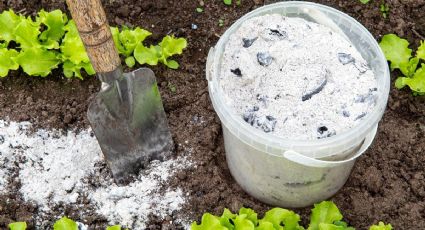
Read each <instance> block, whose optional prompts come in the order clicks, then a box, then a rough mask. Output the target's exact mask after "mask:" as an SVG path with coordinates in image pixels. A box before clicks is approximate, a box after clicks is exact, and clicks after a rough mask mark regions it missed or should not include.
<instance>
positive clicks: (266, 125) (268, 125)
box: [254, 116, 277, 133]
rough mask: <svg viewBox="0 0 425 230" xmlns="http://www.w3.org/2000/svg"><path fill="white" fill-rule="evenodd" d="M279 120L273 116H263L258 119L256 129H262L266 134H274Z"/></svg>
mask: <svg viewBox="0 0 425 230" xmlns="http://www.w3.org/2000/svg"><path fill="white" fill-rule="evenodd" d="M276 123H277V120H276V118H274V117H272V116H262V117H259V118H257V119H256V123H255V125H254V127H256V128H260V129H262V130H263V131H264V132H265V133H269V132H273V131H274V128H275V127H276Z"/></svg>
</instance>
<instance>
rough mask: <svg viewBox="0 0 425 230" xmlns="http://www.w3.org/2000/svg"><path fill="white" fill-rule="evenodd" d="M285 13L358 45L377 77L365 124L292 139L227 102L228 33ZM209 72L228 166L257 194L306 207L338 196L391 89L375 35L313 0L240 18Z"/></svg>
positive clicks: (267, 199)
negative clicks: (253, 122)
mask: <svg viewBox="0 0 425 230" xmlns="http://www.w3.org/2000/svg"><path fill="white" fill-rule="evenodd" d="M265 14H281V15H285V16H287V17H300V18H304V19H306V20H308V21H312V22H316V23H319V24H323V25H326V26H328V27H329V28H331V29H332V30H334V32H337V33H340V34H341V35H342V36H344V37H345V38H346V39H347V40H349V41H351V43H352V44H353V45H354V46H355V47H356V48H357V50H358V51H359V52H360V53H361V54H362V56H363V58H364V59H365V60H366V61H367V62H368V64H369V66H370V67H371V69H372V71H373V72H374V74H375V76H376V79H377V81H378V91H377V95H378V99H377V103H376V107H375V108H374V110H373V111H372V112H371V113H369V114H368V115H367V116H366V117H365V118H364V120H363V122H362V123H360V124H359V125H357V126H356V127H354V128H352V129H350V130H348V131H346V132H343V133H340V134H337V135H335V136H332V137H329V138H325V139H319V140H307V141H301V140H289V139H284V138H281V137H278V136H274V135H270V134H266V133H264V132H263V131H261V130H259V129H255V128H253V127H251V126H250V125H249V124H247V123H246V122H244V121H243V119H241V117H240V115H237V114H236V113H235V112H234V111H233V110H232V108H230V107H229V106H227V105H226V101H225V97H224V92H223V90H222V88H221V87H220V85H219V74H220V73H221V71H220V67H221V61H222V56H223V52H224V48H225V45H226V43H227V41H228V39H229V36H230V35H231V34H232V33H234V32H235V31H236V30H237V29H238V28H239V27H240V25H241V24H242V23H243V22H244V21H245V20H247V19H249V18H252V17H256V16H260V15H265ZM206 72H207V73H206V75H207V79H208V90H209V93H210V97H211V101H212V104H213V106H214V109H215V111H216V112H217V114H218V116H219V118H220V120H221V122H222V126H223V135H224V144H225V150H226V158H227V162H228V165H229V169H230V171H231V173H232V175H233V177H234V178H235V180H236V181H237V182H238V184H240V185H241V187H242V188H243V189H244V190H245V191H246V192H248V193H249V194H251V195H252V196H254V197H256V198H257V199H259V200H261V201H263V202H265V203H268V204H271V205H276V206H281V207H305V206H308V205H311V204H313V203H315V202H318V201H321V200H324V199H327V198H329V197H330V196H332V195H334V194H335V193H336V192H337V191H338V190H339V189H340V188H341V187H342V186H343V185H344V184H345V182H346V180H347V178H348V176H349V174H350V172H351V170H352V167H353V165H354V162H355V160H356V158H357V157H359V156H360V155H361V154H363V153H364V152H365V151H366V150H367V149H368V147H369V146H370V144H371V143H372V142H373V140H374V138H375V135H376V131H377V127H378V122H379V121H380V120H381V118H382V115H383V113H384V110H385V108H386V104H387V101H388V95H389V90H390V73H389V69H388V65H387V61H386V59H385V57H384V55H383V53H382V51H381V49H380V48H379V45H378V43H377V42H376V40H375V39H374V37H373V36H372V35H371V34H370V33H369V32H368V30H367V29H366V28H364V27H363V26H362V25H361V24H360V23H358V22H357V21H356V20H355V19H353V18H351V17H350V16H348V15H346V14H344V13H342V12H340V11H338V10H335V9H333V8H330V7H327V6H323V5H320V4H315V3H309V2H297V1H288V2H279V3H275V4H271V5H267V6H264V7H261V8H258V9H256V10H254V11H252V12H250V13H248V14H246V15H245V16H244V17H242V18H240V19H239V20H238V21H236V22H235V23H234V24H233V25H232V26H231V27H230V28H229V29H228V30H227V31H226V32H225V33H224V35H223V36H222V37H221V38H220V40H219V41H218V43H217V44H216V46H215V47H214V48H211V50H210V53H209V55H208V60H207V69H206Z"/></svg>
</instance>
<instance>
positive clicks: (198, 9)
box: [196, 7, 204, 13]
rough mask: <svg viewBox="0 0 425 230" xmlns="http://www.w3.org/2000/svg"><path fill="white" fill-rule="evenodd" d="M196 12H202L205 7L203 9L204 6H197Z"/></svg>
mask: <svg viewBox="0 0 425 230" xmlns="http://www.w3.org/2000/svg"><path fill="white" fill-rule="evenodd" d="M196 12H198V13H202V12H204V9H202V7H198V8H196Z"/></svg>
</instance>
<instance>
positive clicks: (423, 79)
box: [395, 64, 425, 94]
mask: <svg viewBox="0 0 425 230" xmlns="http://www.w3.org/2000/svg"><path fill="white" fill-rule="evenodd" d="M406 85H408V86H409V88H410V89H411V90H412V91H414V92H416V93H420V94H423V93H425V64H422V66H421V68H419V69H418V70H416V72H415V74H414V75H413V77H411V78H409V77H399V78H397V80H396V82H395V86H396V87H397V88H398V89H401V88H403V87H405V86H406Z"/></svg>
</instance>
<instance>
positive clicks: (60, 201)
mask: <svg viewBox="0 0 425 230" xmlns="http://www.w3.org/2000/svg"><path fill="white" fill-rule="evenodd" d="M30 128H31V124H30V123H28V122H24V123H15V122H10V123H9V122H5V121H2V120H0V164H1V166H0V176H1V179H0V195H3V194H6V193H8V192H15V193H16V191H10V190H11V189H13V188H10V186H8V181H11V180H19V181H20V184H21V186H20V187H19V188H15V189H19V193H20V194H21V195H22V197H23V199H24V200H25V201H27V202H32V203H34V204H35V205H36V206H37V207H38V209H39V212H38V213H37V216H38V217H35V220H36V226H37V227H39V226H41V227H42V228H43V226H44V225H46V226H47V225H48V223H46V220H43V218H45V216H46V215H51V214H52V213H54V212H57V210H56V209H57V208H56V207H57V206H58V205H72V206H75V207H77V209H80V211H81V212H83V211H86V210H84V209H87V207H90V209H92V210H93V211H94V212H95V213H97V214H98V215H100V216H103V217H104V218H105V219H106V220H107V221H108V222H109V224H111V225H112V224H121V225H124V226H126V227H129V228H132V229H143V228H145V227H146V226H145V224H146V222H147V221H148V219H149V215H156V216H159V217H162V218H164V217H165V216H167V215H171V214H172V212H173V211H176V210H179V209H180V208H181V206H182V205H183V204H184V203H185V198H184V195H183V194H182V190H181V189H180V188H176V189H170V188H166V187H165V185H166V183H167V180H168V179H169V177H170V176H172V175H173V174H174V172H175V171H176V170H181V169H184V168H187V167H190V166H191V163H190V162H189V161H188V160H186V158H184V157H180V158H177V159H172V160H168V161H164V162H158V161H155V162H152V164H151V165H150V166H149V168H148V169H146V170H144V171H143V172H142V173H141V174H140V175H139V176H138V178H137V179H136V180H134V181H133V182H131V183H130V184H128V185H126V186H118V185H116V184H115V183H114V182H113V179H112V177H111V175H110V173H109V171H108V170H107V168H106V167H105V162H104V161H103V157H102V153H101V150H100V147H99V145H98V143H97V141H96V138H95V137H93V135H92V134H91V131H90V130H84V131H81V132H80V133H78V134H76V133H73V132H68V134H67V135H61V133H60V132H57V131H45V130H38V131H36V132H35V133H33V134H27V131H28V130H29V129H30ZM16 171H18V174H19V177H17V178H12V177H13V174H12V172H16ZM77 212H78V210H77ZM56 215H63V214H62V213H56ZM43 216H44V217H43ZM173 221H174V222H179V221H180V220H173Z"/></svg>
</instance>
